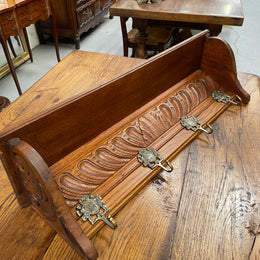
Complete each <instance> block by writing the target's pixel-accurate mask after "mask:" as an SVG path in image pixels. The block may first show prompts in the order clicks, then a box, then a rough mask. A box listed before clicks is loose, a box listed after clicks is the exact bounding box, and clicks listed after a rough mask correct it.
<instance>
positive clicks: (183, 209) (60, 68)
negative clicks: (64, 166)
mask: <svg viewBox="0 0 260 260" xmlns="http://www.w3.org/2000/svg"><path fill="white" fill-rule="evenodd" d="M143 62H145V61H144V60H138V59H133V58H126V57H119V56H112V55H106V54H98V53H87V52H82V51H74V52H72V53H71V54H70V55H69V56H67V57H66V58H65V62H64V63H63V62H61V63H59V64H57V65H56V66H55V67H54V69H52V70H51V71H50V72H48V73H47V74H46V75H45V76H44V77H43V78H41V79H40V80H39V81H38V82H37V83H35V85H33V86H32V88H30V89H29V90H28V91H26V92H25V93H24V94H23V96H21V97H20V98H19V99H18V100H16V101H15V103H13V105H12V106H9V107H7V108H6V110H4V111H3V112H1V113H0V117H1V118H0V122H1V125H2V126H1V127H3V126H4V125H5V122H6V123H7V124H10V126H12V127H14V126H15V125H14V123H12V122H13V120H14V119H17V120H19V119H22V118H28V117H29V116H30V113H31V112H30V110H36V113H37V112H42V111H45V110H47V109H48V108H50V107H53V106H55V105H56V103H59V102H63V101H65V100H67V99H68V98H70V96H73V95H77V94H78V93H81V92H82V91H84V90H86V89H88V88H90V87H92V86H94V85H96V84H99V83H100V82H102V81H106V80H108V79H110V78H111V77H114V76H116V75H118V74H120V73H122V72H124V71H126V70H127V69H130V68H132V67H134V66H137V65H139V64H141V63H143ZM65 67H67V69H65ZM66 71H67V73H66ZM63 79H64V81H63V82H64V84H58V83H59V82H60V81H61V80H63ZM86 79H87V80H86ZM239 79H240V81H241V83H242V85H243V87H244V88H245V90H246V91H247V92H249V93H250V95H251V100H250V102H249V104H248V105H242V106H230V107H229V108H228V109H227V110H226V111H225V112H224V113H223V114H222V115H221V116H220V117H219V118H218V119H217V120H216V121H215V122H214V123H213V124H212V125H213V127H214V132H213V134H212V135H206V134H204V133H202V134H200V135H199V136H198V137H197V138H196V139H195V140H194V141H193V142H191V143H190V144H189V145H188V146H187V147H186V148H185V149H184V150H183V151H182V152H181V153H180V154H179V155H177V156H176V157H175V158H174V160H173V161H172V164H173V167H174V171H173V172H172V173H166V172H165V173H162V174H161V175H160V176H159V177H158V178H155V179H154V180H153V181H152V182H151V183H149V184H148V185H147V186H146V187H144V188H143V189H142V190H141V191H140V192H139V193H138V194H137V195H136V196H135V197H134V198H133V199H132V200H131V201H130V202H129V203H128V204H127V205H126V206H125V207H124V208H123V209H122V210H121V211H120V212H119V213H118V214H117V215H116V216H114V219H115V220H116V222H117V224H118V227H117V228H116V229H115V230H112V229H110V228H109V227H108V226H105V227H104V228H102V230H100V231H99V233H98V234H97V235H95V236H94V237H93V238H92V241H93V243H94V245H95V247H96V248H97V251H98V252H99V259H100V260H103V259H104V260H105V259H110V260H117V259H122V260H126V259H142V260H148V259H149V260H161V259H174V260H178V259H258V257H257V255H258V254H259V249H260V237H259V236H258V235H257V234H259V232H260V230H259V228H260V227H259V223H260V214H259V212H260V210H259V207H260V203H259V201H260V195H259V190H260V175H259V169H260V157H259V151H260V131H259V129H258V127H259V122H260V114H259V111H260V93H259V92H260V88H259V87H260V80H259V78H258V77H257V76H254V75H250V74H245V73H240V74H239ZM37 104H38V106H37ZM31 106H32V107H31ZM21 111H22V112H21ZM3 120H4V121H3ZM0 205H1V207H0V220H1V225H0V232H1V236H0V259H44V260H52V259H61V260H62V259H81V257H79V256H78V255H77V254H76V252H75V251H73V249H71V248H70V246H69V245H68V244H67V243H66V242H65V241H64V240H62V239H61V238H60V237H59V236H58V235H55V232H54V231H53V230H52V229H51V228H50V227H49V226H48V225H47V224H46V223H45V222H44V221H43V220H42V219H41V218H40V217H38V215H37V214H36V213H35V212H34V211H33V210H32V209H31V208H25V209H22V208H20V207H19V205H18V203H17V201H16V199H15V195H14V193H13V191H12V188H11V186H10V184H9V182H8V178H7V175H6V174H5V172H4V169H3V167H2V165H1V163H0Z"/></svg>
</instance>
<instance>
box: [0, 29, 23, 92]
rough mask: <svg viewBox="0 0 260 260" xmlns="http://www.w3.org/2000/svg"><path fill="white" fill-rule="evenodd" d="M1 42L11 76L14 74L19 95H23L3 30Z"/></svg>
mask: <svg viewBox="0 0 260 260" xmlns="http://www.w3.org/2000/svg"><path fill="white" fill-rule="evenodd" d="M0 42H1V44H2V46H3V50H4V54H5V57H6V60H7V63H8V65H9V68H10V71H11V74H12V76H13V79H14V82H15V85H16V88H17V90H18V93H19V95H22V90H21V87H20V84H19V81H18V78H17V76H16V72H15V69H14V65H13V61H12V58H11V56H10V53H9V50H8V47H7V43H6V40H5V38H4V37H3V34H2V31H1V30H0Z"/></svg>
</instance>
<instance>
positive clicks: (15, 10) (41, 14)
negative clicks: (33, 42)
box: [0, 0, 60, 95]
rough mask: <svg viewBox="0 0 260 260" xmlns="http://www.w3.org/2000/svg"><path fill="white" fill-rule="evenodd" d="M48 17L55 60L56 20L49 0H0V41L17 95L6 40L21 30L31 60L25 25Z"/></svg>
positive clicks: (13, 71)
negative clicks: (50, 22)
mask: <svg viewBox="0 0 260 260" xmlns="http://www.w3.org/2000/svg"><path fill="white" fill-rule="evenodd" d="M48 17H50V18H51V21H52V33H53V37H54V39H55V40H54V43H55V50H56V55H57V60H58V61H60V56H59V48H58V38H57V30H56V20H55V16H54V13H53V7H52V5H51V3H50V1H49V0H1V1H0V42H1V44H2V46H3V50H4V53H5V56H6V59H7V62H8V65H9V67H10V71H11V73H12V76H13V78H14V81H15V84H16V87H17V90H18V93H19V95H22V90H21V87H20V84H19V81H18V78H17V76H16V73H15V69H14V66H13V62H12V59H11V56H10V53H9V49H8V46H7V40H8V38H9V37H10V36H16V35H19V34H20V31H21V30H23V33H24V37H25V41H26V45H27V48H28V51H29V55H30V59H31V61H33V57H32V52H31V48H30V44H29V39H28V35H27V31H26V27H28V26H29V25H31V24H34V23H36V21H38V20H39V19H42V20H46V19H48Z"/></svg>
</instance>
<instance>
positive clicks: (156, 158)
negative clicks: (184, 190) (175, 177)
mask: <svg viewBox="0 0 260 260" xmlns="http://www.w3.org/2000/svg"><path fill="white" fill-rule="evenodd" d="M137 159H138V161H139V162H140V163H142V164H143V165H144V166H148V167H150V168H151V169H154V168H155V167H157V166H159V167H161V168H162V169H163V170H165V171H166V172H171V171H172V170H173V166H172V164H171V163H170V162H168V161H167V160H165V162H166V163H167V165H168V166H169V168H166V167H165V166H163V165H162V162H163V158H162V157H161V156H160V155H159V154H158V153H157V152H156V151H155V149H154V148H142V149H140V150H139V152H138V155H137Z"/></svg>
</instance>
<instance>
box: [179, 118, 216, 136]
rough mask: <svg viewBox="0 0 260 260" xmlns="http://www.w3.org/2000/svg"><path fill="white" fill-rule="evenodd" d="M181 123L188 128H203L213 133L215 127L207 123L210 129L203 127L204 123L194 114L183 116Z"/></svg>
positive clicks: (194, 129)
mask: <svg viewBox="0 0 260 260" xmlns="http://www.w3.org/2000/svg"><path fill="white" fill-rule="evenodd" d="M181 125H182V126H183V127H185V128H186V129H188V130H192V131H194V132H196V131H197V130H202V131H203V132H205V133H207V134H211V133H213V128H212V126H211V125H210V124H207V126H208V128H209V129H210V130H209V131H208V130H206V129H204V128H203V127H202V123H201V122H200V121H199V120H198V119H197V118H196V117H194V116H182V117H181Z"/></svg>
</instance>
